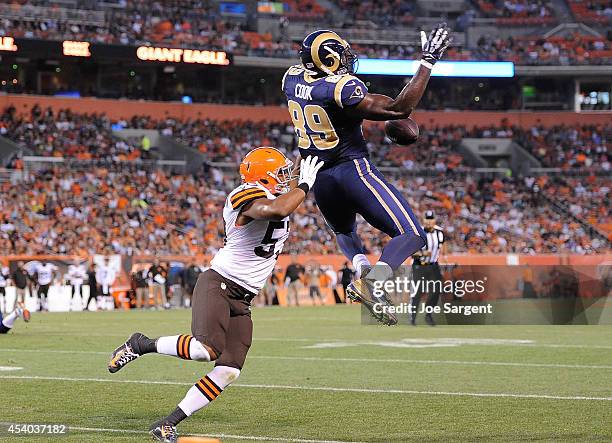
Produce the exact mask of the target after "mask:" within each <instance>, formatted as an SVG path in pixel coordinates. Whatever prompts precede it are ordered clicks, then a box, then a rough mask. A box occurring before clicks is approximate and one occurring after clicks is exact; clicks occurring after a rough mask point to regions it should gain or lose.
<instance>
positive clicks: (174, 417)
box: [164, 407, 187, 426]
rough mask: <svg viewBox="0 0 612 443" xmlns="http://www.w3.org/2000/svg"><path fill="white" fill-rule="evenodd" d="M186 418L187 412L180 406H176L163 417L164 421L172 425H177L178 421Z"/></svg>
mask: <svg viewBox="0 0 612 443" xmlns="http://www.w3.org/2000/svg"><path fill="white" fill-rule="evenodd" d="M186 418H187V414H185V413H184V412H183V410H182V409H181V408H178V407H177V408H176V409H175V410H174V411H172V413H171V414H170V415H169V416H167V417H166V418H165V419H164V422H165V423H169V424H171V425H172V426H176V425H178V424H179V423H180V422H182V421H183V420H185V419H186Z"/></svg>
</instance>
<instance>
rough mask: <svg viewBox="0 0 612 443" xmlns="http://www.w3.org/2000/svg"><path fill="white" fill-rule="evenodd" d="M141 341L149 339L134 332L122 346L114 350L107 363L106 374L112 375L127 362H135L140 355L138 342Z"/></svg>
mask: <svg viewBox="0 0 612 443" xmlns="http://www.w3.org/2000/svg"><path fill="white" fill-rule="evenodd" d="M143 339H146V340H149V337H147V336H146V335H144V334H141V333H140V332H135V333H133V334H132V335H131V336H130V338H128V339H127V341H126V342H125V343H124V344H122V345H121V346H119V347H118V348H117V349H115V350H114V351H113V355H112V356H111V359H110V361H109V362H108V372H110V373H111V374H114V373H115V372H117V371H118V370H119V369H121V368H122V367H124V366H125V365H127V364H128V363H129V362H131V361H133V360H136V359H137V358H138V357H139V356H140V355H142V353H141V352H140V341H141V340H143Z"/></svg>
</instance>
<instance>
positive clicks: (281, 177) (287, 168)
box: [268, 159, 295, 194]
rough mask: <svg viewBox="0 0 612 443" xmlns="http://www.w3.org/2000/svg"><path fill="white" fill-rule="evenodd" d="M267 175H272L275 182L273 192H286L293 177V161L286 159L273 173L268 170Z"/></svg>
mask: <svg viewBox="0 0 612 443" xmlns="http://www.w3.org/2000/svg"><path fill="white" fill-rule="evenodd" d="M268 175H269V176H270V177H272V178H273V179H274V180H275V181H276V184H275V185H274V190H275V191H276V192H274V191H272V193H273V194H286V193H287V192H289V190H290V186H289V184H290V183H291V181H292V180H294V179H295V176H294V175H293V162H292V161H291V160H289V159H287V163H286V164H285V165H284V166H281V167H280V168H278V169H277V170H276V172H275V173H272V172H268Z"/></svg>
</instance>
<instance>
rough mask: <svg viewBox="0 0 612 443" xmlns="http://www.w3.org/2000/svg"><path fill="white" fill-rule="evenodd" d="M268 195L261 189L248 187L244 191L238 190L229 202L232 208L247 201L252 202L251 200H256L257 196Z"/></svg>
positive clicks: (238, 206)
mask: <svg viewBox="0 0 612 443" xmlns="http://www.w3.org/2000/svg"><path fill="white" fill-rule="evenodd" d="M267 197H268V196H267V195H266V193H265V192H264V191H262V190H261V189H249V190H245V191H241V192H238V193H237V194H236V195H234V197H232V199H231V200H230V203H231V204H232V208H233V209H238V208H240V207H242V206H244V205H246V204H247V203H250V202H252V201H253V200H257V199H258V198H267Z"/></svg>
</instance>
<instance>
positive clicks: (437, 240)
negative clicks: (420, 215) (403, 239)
mask: <svg viewBox="0 0 612 443" xmlns="http://www.w3.org/2000/svg"><path fill="white" fill-rule="evenodd" d="M423 230H424V231H425V234H427V244H426V245H425V246H423V248H422V249H421V250H420V251H418V252H416V253H415V254H414V255H413V256H412V258H413V262H412V275H413V280H414V281H415V282H418V281H420V280H422V283H421V285H420V286H419V290H418V291H417V293H416V294H415V295H414V298H413V299H412V307H413V308H412V313H411V318H410V322H411V324H412V325H413V326H416V316H417V309H418V308H419V304H420V302H421V296H422V295H423V294H424V293H427V295H428V297H427V302H426V306H436V305H437V304H438V300H439V298H440V290H439V289H440V288H441V284H442V283H443V279H442V273H441V272H440V266H439V265H438V260H439V259H440V255H442V254H443V248H444V231H442V228H440V227H439V226H438V225H436V217H435V214H434V212H433V211H425V224H424V226H423ZM428 281H429V282H440V283H435V284H433V283H429V284H428V286H429V289H430V290H429V291H428V290H427V288H424V287H423V286H424V285H425V284H426V282H428ZM425 321H426V322H427V324H428V325H430V326H435V325H436V323H435V322H434V319H433V317H432V315H431V314H430V313H429V314H425Z"/></svg>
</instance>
